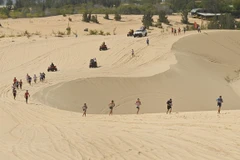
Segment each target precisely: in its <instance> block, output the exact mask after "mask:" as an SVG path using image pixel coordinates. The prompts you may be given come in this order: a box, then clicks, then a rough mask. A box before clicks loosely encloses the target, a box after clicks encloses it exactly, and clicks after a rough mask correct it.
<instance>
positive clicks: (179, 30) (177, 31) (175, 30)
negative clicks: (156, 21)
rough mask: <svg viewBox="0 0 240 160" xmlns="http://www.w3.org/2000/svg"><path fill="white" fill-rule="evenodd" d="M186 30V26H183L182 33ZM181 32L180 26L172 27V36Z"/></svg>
mask: <svg viewBox="0 0 240 160" xmlns="http://www.w3.org/2000/svg"><path fill="white" fill-rule="evenodd" d="M186 31H187V29H186V27H183V33H184V34H185V32H186ZM181 32H182V30H181V28H180V27H179V28H178V29H176V28H173V27H172V34H173V35H174V36H176V35H179V34H181Z"/></svg>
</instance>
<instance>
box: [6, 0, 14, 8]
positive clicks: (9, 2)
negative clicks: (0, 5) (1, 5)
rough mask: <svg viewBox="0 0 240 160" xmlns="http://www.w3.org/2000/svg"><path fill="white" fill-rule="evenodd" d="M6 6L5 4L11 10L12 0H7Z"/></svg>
mask: <svg viewBox="0 0 240 160" xmlns="http://www.w3.org/2000/svg"><path fill="white" fill-rule="evenodd" d="M6 6H7V9H8V10H11V9H12V6H13V1H12V0H7V3H6Z"/></svg>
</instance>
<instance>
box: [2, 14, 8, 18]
mask: <svg viewBox="0 0 240 160" xmlns="http://www.w3.org/2000/svg"><path fill="white" fill-rule="evenodd" d="M6 18H8V16H7V15H5V14H0V19H6Z"/></svg>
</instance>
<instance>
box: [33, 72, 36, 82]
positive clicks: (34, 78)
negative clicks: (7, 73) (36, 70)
mask: <svg viewBox="0 0 240 160" xmlns="http://www.w3.org/2000/svg"><path fill="white" fill-rule="evenodd" d="M33 81H34V83H37V76H36V74H34V76H33Z"/></svg>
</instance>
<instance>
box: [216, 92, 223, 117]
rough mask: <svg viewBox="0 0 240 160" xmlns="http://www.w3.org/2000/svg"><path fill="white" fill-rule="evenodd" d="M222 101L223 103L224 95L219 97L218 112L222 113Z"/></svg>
mask: <svg viewBox="0 0 240 160" xmlns="http://www.w3.org/2000/svg"><path fill="white" fill-rule="evenodd" d="M222 103H223V99H222V96H219V98H218V99H217V106H218V114H220V111H221V107H222Z"/></svg>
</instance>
